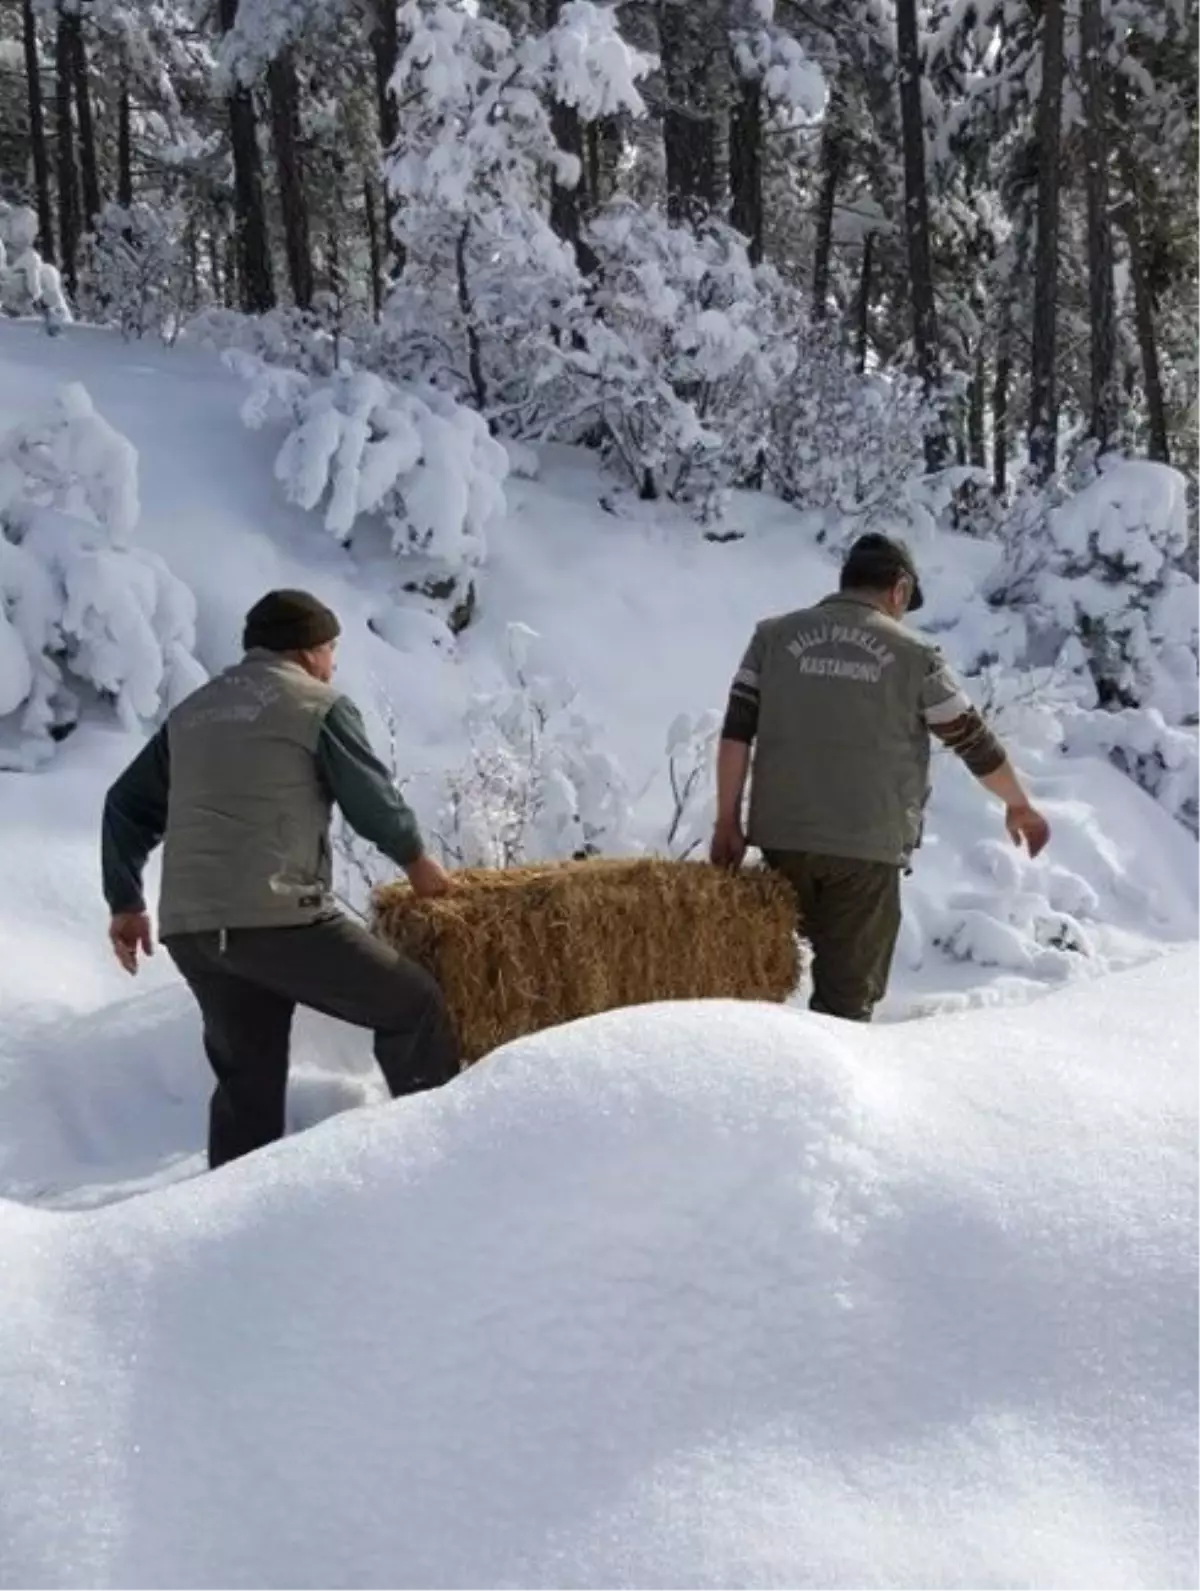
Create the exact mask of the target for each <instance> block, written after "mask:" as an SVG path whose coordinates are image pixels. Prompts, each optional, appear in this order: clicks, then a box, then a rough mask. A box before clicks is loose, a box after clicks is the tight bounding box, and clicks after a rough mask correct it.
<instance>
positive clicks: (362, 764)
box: [317, 696, 424, 867]
mask: <svg viewBox="0 0 1200 1591" xmlns="http://www.w3.org/2000/svg"><path fill="white" fill-rule="evenodd" d="M317 766H318V768H319V769H320V772H321V777H322V779H323V780H324V781H325V786H326V788H327V789H328V791H329V793H330V795H332V797H333V799H334V801H336V802H337V805H338V806H339V807H340V809H341V811H342V814H343V816H344V817H345V819H346V822H347V823H348V824H349V825H350V827H351V828H352V829H353V830H354V832H355V833H356V834H360V835H361V836H362V838H363V839H364V840H367V841H369V842H370V844H372V845H373V846H374V847H375V848H376V850H379V851H382V852H383V854H384V856H386V857H388V858H390V860H391V861H393V862H395V863H396V864H397V866H398V867H408V866H410V865H411V864H412V863H413V862H415V861H416V860H417V858H418V857H419V856H420V855H421V854H422V852H423V850H424V846H423V844H422V842H421V831H420V829H419V828H418V826H417V820H416V818H415V817H414V816H413V813H412V810H411V808H410V807H409V806H408V803H407V802H406V801H405V799H404V797H403V796H402V795H401V794H400V792H399V790H397V789H396V786H395V785H394V784H393V782H392V778H391V775H390V774H389V773H388V771H387V769H386V768H385V767H384V765H383V763H381V762H380V760H379V758H378V757H377V756H376V755H375V753H374V752H373V751H372V750H371V743H370V741H369V740H368V739H367V731H366V728H365V726H364V724H363V721H362V717H361V716H360V714H359V711H358V708H357V707H355V705H354V703H353V702H352V701H349V700H348V699H347V698H346V697H345V696H341V697H339V698H338V700H337V701H336V702H335V703H334V704H333V706H332V707H331V708H330V709H329V712H328V713H327V714H326V716H325V722H324V724H323V725H322V727H321V738H320V740H319V741H318V742H317Z"/></svg>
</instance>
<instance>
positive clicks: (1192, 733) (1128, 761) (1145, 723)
mask: <svg viewBox="0 0 1200 1591" xmlns="http://www.w3.org/2000/svg"><path fill="white" fill-rule="evenodd" d="M1063 749H1064V751H1066V753H1067V754H1068V756H1102V757H1107V758H1108V760H1109V761H1110V762H1111V763H1112V764H1113V765H1114V766H1115V767H1117V768H1120V770H1121V772H1122V773H1127V774H1128V775H1129V777H1130V778H1131V779H1133V780H1134V781H1135V782H1136V783H1137V784H1139V785H1140V786H1141V787H1142V789H1143V790H1145V791H1146V792H1147V793H1148V794H1150V795H1152V796H1153V797H1154V799H1155V800H1156V801H1158V802H1159V803H1160V804H1161V805H1162V806H1164V807H1166V809H1167V811H1168V812H1169V813H1170V814H1171V816H1172V817H1174V818H1175V819H1176V820H1177V821H1178V822H1180V823H1182V824H1183V825H1184V827H1185V828H1188V829H1190V830H1191V831H1192V833H1193V834H1196V833H1197V832H1198V831H1200V743H1198V742H1197V738H1196V730H1195V728H1194V727H1192V728H1186V729H1180V728H1176V727H1174V726H1172V725H1171V724H1169V723H1168V722H1167V721H1166V719H1165V718H1164V717H1163V715H1162V713H1160V712H1159V711H1158V709H1157V708H1155V707H1124V708H1121V709H1119V710H1117V711H1115V712H1095V711H1092V712H1086V711H1076V712H1073V713H1070V714H1069V715H1066V716H1065V717H1064V720H1063Z"/></svg>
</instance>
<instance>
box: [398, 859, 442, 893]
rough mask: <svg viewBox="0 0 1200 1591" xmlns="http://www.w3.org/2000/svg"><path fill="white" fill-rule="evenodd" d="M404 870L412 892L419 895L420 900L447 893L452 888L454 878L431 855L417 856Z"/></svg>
mask: <svg viewBox="0 0 1200 1591" xmlns="http://www.w3.org/2000/svg"><path fill="white" fill-rule="evenodd" d="M404 871H405V872H406V873H407V874H408V882H409V883H410V884H411V885H412V887H413V894H414V895H419V896H420V897H421V899H422V900H428V899H429V898H430V897H431V896H434V895H448V894H449V893H450V891H451V890H452V889H453V888H454V880H453V879H452V878H451V877H450V875H449V873H447V871H446V869H445V868H444V867H443V866H442V865H441V863H440V862H435V861H434V859H433V857H432V856H418V857H417V859H416V861H415V862H412V863H410V864H409V866H408V867H406V868H405V869H404Z"/></svg>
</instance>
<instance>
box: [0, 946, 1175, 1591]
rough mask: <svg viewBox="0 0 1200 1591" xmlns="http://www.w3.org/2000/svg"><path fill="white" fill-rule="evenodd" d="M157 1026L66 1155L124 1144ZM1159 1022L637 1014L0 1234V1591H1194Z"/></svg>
mask: <svg viewBox="0 0 1200 1591" xmlns="http://www.w3.org/2000/svg"><path fill="white" fill-rule="evenodd" d="M176 1015H177V1012H175V1011H174V1008H173V1007H172V1006H171V1005H170V1003H169V998H167V999H165V998H164V997H163V996H162V995H156V996H152V997H150V998H149V999H148V1000H146V1001H144V1002H141V1003H140V1004H138V1003H136V1002H135V1003H133V1004H130V1005H129V1006H127V1007H126V1008H125V1011H124V1013H123V1014H122V1016H121V1017H120V1019H118V1018H117V1017H116V1016H115V1015H114V1016H112V1018H111V1019H110V1023H109V1027H108V1031H107V1035H106V1037H105V1040H104V1042H103V1043H102V1044H101V1045H100V1047H99V1048H93V1050H92V1052H91V1054H90V1055H89V1056H88V1059H89V1061H90V1063H91V1067H92V1074H91V1082H90V1087H89V1089H88V1090H87V1092H86V1094H85V1097H84V1099H83V1100H82V1101H81V1102H80V1109H81V1112H82V1113H86V1112H88V1111H89V1110H90V1109H91V1107H92V1106H93V1105H94V1104H95V1103H96V1101H97V1099H99V1098H102V1097H104V1096H105V1094H106V1093H107V1094H108V1095H109V1096H110V1097H111V1096H112V1095H114V1094H115V1093H116V1092H117V1091H118V1090H125V1091H126V1092H125V1101H126V1107H127V1111H128V1112H129V1113H130V1114H131V1115H133V1114H136V1113H137V1112H138V1111H139V1110H140V1109H142V1108H143V1107H142V1104H141V1101H142V1099H143V1098H144V1096H145V1095H146V1094H147V1093H149V1095H150V1105H149V1111H148V1120H149V1124H150V1128H151V1130H152V1129H153V1125H154V1121H155V1117H154V1108H155V1106H154V1099H155V1096H156V1095H158V1094H161V1093H164V1092H169V1090H170V1089H171V1088H172V1087H179V1086H183V1085H181V1082H180V1079H181V1077H182V1072H183V1068H182V1066H179V1067H176V1068H172V1067H169V1066H168V1065H167V1061H166V1056H167V1054H168V1053H169V1052H171V1051H173V1050H174V1048H175V1047H176V1045H177V1044H178V1039H179V1025H178V1022H177V1021H175V1020H173V1017H174V1016H176ZM1196 1021H1197V1009H1196V980H1195V975H1194V965H1193V958H1192V956H1191V955H1190V954H1187V953H1184V954H1177V955H1173V956H1171V957H1168V958H1165V959H1162V960H1159V961H1158V962H1157V963H1155V964H1153V965H1151V966H1147V967H1143V968H1140V969H1137V970H1135V971H1133V972H1128V973H1123V974H1117V975H1114V976H1113V977H1111V978H1109V979H1106V980H1104V982H1103V983H1101V984H1100V985H1089V986H1079V987H1076V988H1074V989H1071V990H1069V991H1066V992H1062V993H1059V994H1055V995H1052V996H1050V997H1048V998H1046V999H1044V1000H1041V1001H1038V1002H1036V1003H1034V1004H1030V1005H1026V1006H1024V1007H1020V1008H1017V1009H1014V1010H1011V1011H1008V1012H1006V1013H1005V1016H1004V1020H1003V1021H997V1020H996V1019H995V1015H994V1013H992V1012H990V1011H973V1012H966V1013H962V1014H958V1015H948V1016H939V1017H935V1018H932V1019H930V1020H928V1021H924V1022H911V1023H906V1024H902V1025H899V1026H890V1027H888V1026H880V1027H877V1028H874V1029H868V1030H859V1029H856V1028H852V1027H847V1026H845V1025H841V1024H838V1023H835V1022H832V1021H830V1020H828V1019H824V1018H818V1017H813V1016H810V1015H809V1014H808V1013H806V1012H799V1011H792V1010H788V1009H782V1010H781V1009H779V1008H775V1007H762V1006H751V1005H742V1006H738V1005H734V1004H725V1003H720V1004H683V1005H677V1006H656V1007H648V1008H644V1009H642V1010H636V1011H629V1012H618V1013H612V1014H610V1015H608V1016H605V1017H599V1018H594V1019H592V1020H590V1021H586V1022H582V1023H578V1024H575V1025H573V1026H571V1027H569V1028H565V1029H559V1030H557V1031H555V1032H551V1033H546V1034H542V1035H540V1036H538V1037H536V1038H534V1039H531V1040H525V1041H522V1042H520V1043H518V1044H515V1045H512V1046H510V1047H509V1048H507V1049H506V1050H504V1051H501V1052H498V1053H497V1054H496V1055H495V1056H494V1057H492V1058H490V1059H489V1060H487V1061H484V1062H483V1063H481V1064H480V1065H479V1066H478V1067H477V1068H475V1069H474V1070H472V1071H471V1072H468V1073H466V1074H465V1075H464V1076H463V1077H461V1078H460V1079H458V1080H457V1081H456V1082H455V1083H454V1084H453V1085H451V1087H449V1088H448V1089H445V1090H443V1091H440V1092H439V1093H438V1094H435V1095H425V1096H422V1097H420V1098H418V1099H416V1100H413V1101H407V1102H400V1103H397V1104H387V1105H384V1106H382V1107H381V1108H379V1109H376V1110H370V1111H360V1112H355V1113H353V1114H350V1115H344V1116H341V1117H339V1118H338V1119H337V1120H335V1121H330V1122H325V1123H322V1124H321V1125H319V1126H318V1127H317V1128H315V1129H314V1130H313V1131H311V1132H309V1133H305V1134H303V1135H300V1136H298V1137H294V1138H291V1139H289V1140H287V1141H285V1142H284V1143H282V1144H280V1145H277V1146H275V1147H273V1148H272V1149H270V1150H267V1151H265V1152H263V1153H261V1154H259V1155H256V1156H252V1157H251V1158H250V1159H248V1160H246V1161H243V1162H241V1163H239V1164H237V1165H236V1166H234V1167H232V1168H229V1169H228V1170H226V1171H224V1172H222V1173H221V1174H219V1175H215V1176H212V1177H203V1178H199V1179H197V1180H194V1181H189V1182H185V1183H182V1184H180V1185H178V1186H175V1187H171V1188H168V1189H166V1190H164V1191H162V1192H160V1193H158V1194H155V1195H153V1196H151V1197H145V1198H140V1199H132V1200H128V1201H126V1202H123V1203H120V1204H117V1205H114V1206H111V1207H109V1208H107V1209H102V1210H96V1211H90V1212H84V1213H77V1214H71V1215H60V1214H53V1213H49V1212H46V1211H40V1210H30V1209H26V1208H22V1207H20V1206H18V1205H16V1204H13V1203H8V1202H5V1203H0V1287H2V1290H3V1297H4V1301H5V1303H4V1309H3V1311H0V1366H2V1367H3V1372H4V1373H3V1375H2V1376H0V1432H2V1433H3V1440H2V1445H3V1452H4V1484H3V1487H0V1541H3V1543H4V1552H3V1560H2V1561H3V1568H2V1570H0V1579H2V1581H3V1583H4V1584H5V1585H9V1586H14V1587H15V1586H60V1587H61V1586H86V1587H107V1586H126V1587H129V1586H158V1587H165V1586H233V1585H238V1586H266V1585H287V1586H313V1587H327V1586H393V1587H394V1586H471V1585H488V1586H643V1587H646V1586H684V1585H687V1586H732V1585H740V1586H816V1587H833V1586H845V1587H864V1586H890V1587H903V1586H908V1587H915V1586H923V1587H930V1586H946V1587H961V1586H995V1587H1012V1586H1043V1587H1069V1586H1071V1587H1073V1586H1079V1587H1084V1586H1087V1587H1108V1586H1112V1587H1118V1586H1119V1587H1133V1586H1140V1587H1159V1588H1161V1587H1182V1586H1193V1585H1195V1584H1196V1557H1195V1549H1196V1528H1197V1522H1196V1496H1197V1474H1196V1406H1197V1385H1196V1332H1197V1321H1196V1307H1195V1306H1196V1229H1195V1227H1196V1181H1195V1149H1196V1097H1195V1096H1196V1065H1195V1060H1196V1057H1195V1034H1196ZM156 1035H157V1038H158V1041H159V1042H160V1043H161V1045H162V1050H161V1052H160V1053H158V1054H157V1056H156V1037H155V1036H156ZM58 1037H59V1040H60V1041H61V1040H63V1039H64V1038H69V1039H70V1041H71V1043H72V1044H78V1045H82V1044H84V1043H85V1042H86V1038H87V1031H86V1028H84V1027H82V1026H80V1027H76V1028H75V1029H74V1030H73V1032H71V1033H70V1034H67V1035H64V1034H61V1033H60V1034H59V1035H58ZM102 1074H107V1082H106V1083H105V1082H102V1081H101V1080H100V1078H101V1075H102ZM135 1074H136V1075H135ZM188 1086H190V1085H188ZM113 1114H114V1116H115V1115H116V1114H117V1112H115V1111H114V1112H113ZM3 1119H4V1121H5V1135H6V1137H8V1136H11V1135H12V1134H13V1133H14V1132H15V1131H16V1130H17V1123H16V1122H15V1121H14V1118H13V1112H12V1106H11V1103H10V1102H9V1101H6V1102H5V1109H4V1113H3ZM23 1119H24V1120H25V1122H26V1123H27V1124H29V1123H31V1122H32V1119H33V1117H32V1114H31V1113H30V1112H29V1111H26V1112H25V1113H24V1118H23ZM113 1130H114V1131H115V1130H116V1129H115V1125H114V1129H113ZM125 1130H126V1131H127V1132H128V1133H129V1134H130V1135H131V1136H132V1134H133V1132H134V1128H133V1126H132V1125H130V1124H127V1125H126V1128H125Z"/></svg>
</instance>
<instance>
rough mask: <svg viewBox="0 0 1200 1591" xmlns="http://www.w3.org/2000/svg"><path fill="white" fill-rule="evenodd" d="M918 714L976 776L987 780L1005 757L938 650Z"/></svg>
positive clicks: (926, 679)
mask: <svg viewBox="0 0 1200 1591" xmlns="http://www.w3.org/2000/svg"><path fill="white" fill-rule="evenodd" d="M921 713H922V716H923V717H924V719H925V722H926V724H927V725H928V726H929V730H930V733H931V734H934V735H936V736H937V738H938V739H939V740H940V741H941V742H942V744H943V745H944V746H946V747H947V748H948V749H949V750H950V751H952V752H953V753H954V755H955V756H956V757H960V758H961V759H962V761H963V762H964V763H965V764H966V765H967V767H968V769H969V770H970V771H971V773H973V774H974V775H975V777H976V778H977V779H986V778H987V777H988V775H989V774H992V773H995V772H996V769H997V768H999V767H1002V766H1003V764H1004V762H1005V760H1006V753H1005V750H1004V747H1003V746H1002V745H1001V744H1000V741H999V740H998V739H997V738H996V736H995V735H994V734H993V732H992V731H991V730H990V729H989V728H988V726H987V724H986V723H985V722H984V720H983V717H982V715H981V714H980V712H979V710H978V708H976V707H973V706H972V705H971V699H970V697H969V696H968V695H967V693H966V691H964V690H963V688H962V686H961V685H960V684H959V682H958V680H957V678H956V677H955V675H954V673H953V672H952V670H951V669H950V667H949V665H948V664H947V663H946V661H945V659H944V658H943V657H942V656H941V654H940V653H935V654H934V656H933V658H932V659H931V661H930V665H929V672H928V673H927V674H926V676H925V680H924V684H923V686H922V690H921Z"/></svg>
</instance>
